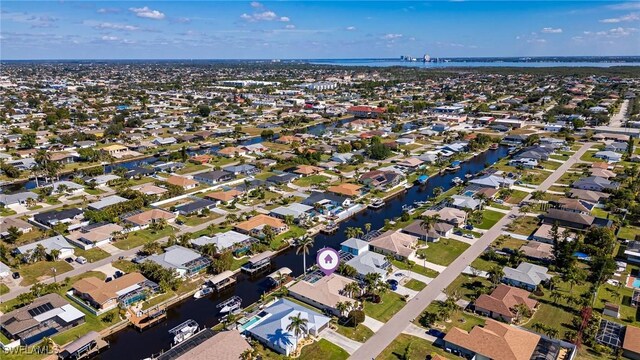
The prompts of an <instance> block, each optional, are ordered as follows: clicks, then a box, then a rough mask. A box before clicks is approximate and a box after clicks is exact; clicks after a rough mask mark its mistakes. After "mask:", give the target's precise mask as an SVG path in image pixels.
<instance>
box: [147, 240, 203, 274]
mask: <svg viewBox="0 0 640 360" xmlns="http://www.w3.org/2000/svg"><path fill="white" fill-rule="evenodd" d="M146 261H153V262H155V263H156V264H159V265H160V266H162V267H163V268H165V269H169V270H175V271H176V273H177V275H178V276H180V277H190V276H194V275H196V274H197V273H198V272H199V271H201V270H204V269H206V267H207V266H209V264H210V263H211V260H209V259H208V258H206V257H203V256H201V255H200V253H198V252H196V251H194V250H191V249H188V248H186V247H183V246H180V245H173V246H169V247H168V248H166V249H165V252H164V253H162V254H156V255H151V256H149V257H148V258H146Z"/></svg>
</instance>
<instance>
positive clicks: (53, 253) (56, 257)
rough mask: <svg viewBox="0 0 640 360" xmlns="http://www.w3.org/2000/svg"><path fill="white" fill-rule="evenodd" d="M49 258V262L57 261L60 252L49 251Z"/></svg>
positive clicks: (55, 250)
mask: <svg viewBox="0 0 640 360" xmlns="http://www.w3.org/2000/svg"><path fill="white" fill-rule="evenodd" d="M49 256H51V261H56V260H58V256H60V250H58V249H51V251H50V253H49Z"/></svg>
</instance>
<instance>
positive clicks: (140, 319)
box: [129, 308, 167, 332]
mask: <svg viewBox="0 0 640 360" xmlns="http://www.w3.org/2000/svg"><path fill="white" fill-rule="evenodd" d="M129 313H130V314H131V317H130V318H129V320H131V325H133V327H135V328H136V329H137V330H138V331H140V332H142V331H143V330H144V329H147V328H149V327H151V326H153V325H156V324H158V323H160V322H162V321H164V320H165V319H166V318H167V310H166V309H165V308H161V309H157V310H155V311H149V312H148V313H146V314H142V316H138V314H136V313H135V312H133V311H131V310H129Z"/></svg>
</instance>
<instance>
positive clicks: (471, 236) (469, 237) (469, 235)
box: [462, 234, 474, 239]
mask: <svg viewBox="0 0 640 360" xmlns="http://www.w3.org/2000/svg"><path fill="white" fill-rule="evenodd" d="M462 237H466V238H467V239H474V237H473V235H471V234H464V235H462Z"/></svg>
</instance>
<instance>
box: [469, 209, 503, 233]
mask: <svg viewBox="0 0 640 360" xmlns="http://www.w3.org/2000/svg"><path fill="white" fill-rule="evenodd" d="M504 215H505V214H503V213H501V212H497V211H493V210H486V209H485V210H482V222H481V223H480V224H479V225H477V226H476V227H477V228H479V229H484V230H488V229H490V228H491V227H492V226H493V225H495V223H497V222H498V220H500V219H502V217H503V216H504Z"/></svg>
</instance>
